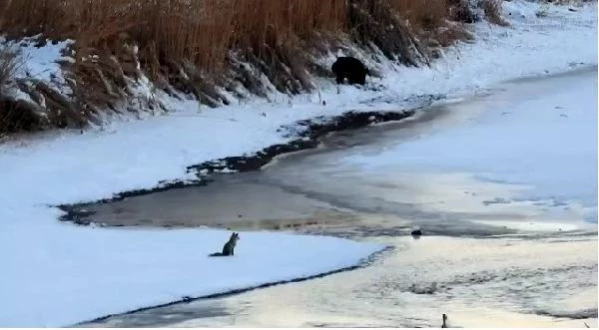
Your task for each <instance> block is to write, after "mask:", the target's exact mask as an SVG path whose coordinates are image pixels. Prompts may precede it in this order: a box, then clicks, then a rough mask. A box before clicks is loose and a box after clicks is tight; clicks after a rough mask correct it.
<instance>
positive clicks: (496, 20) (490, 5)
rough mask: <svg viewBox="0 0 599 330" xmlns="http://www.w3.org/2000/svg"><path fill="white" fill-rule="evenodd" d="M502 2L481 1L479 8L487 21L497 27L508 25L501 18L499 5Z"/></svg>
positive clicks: (493, 0) (496, 0) (492, 0)
mask: <svg viewBox="0 0 599 330" xmlns="http://www.w3.org/2000/svg"><path fill="white" fill-rule="evenodd" d="M502 4H503V0H481V1H480V6H481V7H482V9H483V11H484V12H485V18H486V19H487V21H489V22H490V23H493V24H497V25H499V26H508V25H509V23H508V22H507V21H506V20H505V19H504V18H503V17H501V5H502Z"/></svg>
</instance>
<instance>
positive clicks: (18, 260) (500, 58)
mask: <svg viewBox="0 0 599 330" xmlns="http://www.w3.org/2000/svg"><path fill="white" fill-rule="evenodd" d="M511 3H519V4H520V5H521V6H523V7H525V8H532V9H531V10H533V11H534V8H535V6H537V5H536V4H534V3H528V2H520V1H516V0H514V1H512V2H511ZM507 5H508V3H506V6H507ZM524 18H525V19H519V20H513V21H512V27H510V28H499V27H492V28H491V27H489V26H488V25H487V23H484V22H483V23H480V24H478V25H476V27H475V29H476V31H475V33H476V35H477V37H478V40H477V42H476V43H474V44H464V45H461V46H459V47H458V48H455V49H452V50H449V51H448V53H447V54H446V57H445V58H444V59H442V60H439V61H438V62H437V63H435V64H434V65H433V67H432V68H430V69H427V68H422V69H413V68H412V69H408V68H394V67H392V66H391V64H389V63H387V65H389V70H388V71H387V75H386V76H385V78H384V79H383V80H382V81H375V83H376V84H380V85H381V86H379V87H381V88H380V89H379V91H374V90H372V89H364V90H359V89H356V88H353V87H349V86H344V87H342V88H341V91H340V94H337V93H336V89H335V88H334V87H333V85H332V83H331V82H328V81H322V82H321V86H322V91H321V93H320V95H316V94H312V95H303V96H298V97H297V98H294V99H292V100H290V99H289V98H288V97H287V96H283V95H273V96H272V100H274V102H272V103H267V102H265V101H263V100H255V101H253V102H248V103H245V104H237V105H232V106H229V107H223V108H219V109H210V110H209V109H205V110H204V109H201V111H198V109H197V104H196V103H195V102H192V101H189V102H174V101H172V100H166V101H165V102H171V106H172V107H174V108H175V109H177V110H178V111H177V112H175V113H173V114H170V115H168V116H163V117H152V118H147V119H146V120H143V121H132V122H113V123H112V124H111V125H108V126H106V127H104V128H102V129H96V130H91V131H89V132H86V134H84V135H80V134H78V132H77V133H73V132H66V133H47V134H43V135H40V136H38V137H37V138H32V139H26V140H20V141H18V142H10V143H5V144H3V145H0V176H1V181H0V182H2V188H1V189H0V206H1V208H0V218H1V219H2V220H1V221H0V248H1V250H2V251H3V258H2V261H3V263H2V268H3V272H2V273H1V275H0V283H1V284H0V293H1V294H0V311H1V312H0V325H2V326H10V325H13V326H24V325H31V326H50V325H55V326H56V325H68V324H70V323H74V322H79V321H83V320H85V319H88V318H94V317H98V316H102V315H104V314H107V313H117V312H124V311H126V310H130V309H134V308H138V307H143V306H147V305H151V304H154V303H163V302H167V301H168V300H175V299H178V298H180V297H181V296H182V295H189V296H193V295H201V294H204V293H212V292H217V291H220V290H224V289H230V288H238V287H243V286H246V285H256V284H258V283H264V282H268V281H274V280H281V279H289V278H292V277H299V276H302V275H306V274H315V273H318V272H323V271H329V270H332V269H335V268H339V267H345V266H348V265H351V264H353V263H355V262H357V261H358V260H359V259H360V258H362V257H364V256H367V255H368V254H370V253H371V252H373V251H375V250H376V249H378V248H380V246H373V245H359V244H357V243H351V242H347V241H343V240H335V239H327V238H322V237H318V238H310V237H301V236H282V235H278V234H276V235H275V234H246V233H242V241H241V242H240V247H239V251H238V256H236V257H235V258H234V259H226V260H225V259H223V260H218V261H216V260H208V259H206V258H205V254H207V253H209V252H212V251H214V250H215V249H218V248H219V247H220V245H221V244H222V242H223V239H224V237H226V235H225V234H224V233H222V232H215V231H201V230H195V231H192V230H177V231H151V230H106V229H101V228H78V227H73V226H71V225H69V224H61V223H58V222H57V221H56V217H57V216H58V211H56V210H53V209H51V208H49V207H48V206H49V205H57V204H66V203H76V202H82V201H91V200H96V199H100V198H106V197H111V196H112V194H113V193H115V192H118V191H126V190H132V189H141V188H148V187H153V186H155V185H156V184H157V183H158V182H159V181H160V180H174V179H187V178H189V177H188V174H186V172H185V169H186V167H187V166H188V165H191V164H197V163H201V162H204V161H208V160H212V159H218V158H224V157H227V156H231V155H242V154H245V153H251V152H254V151H256V150H259V149H261V148H263V147H265V146H268V145H272V144H275V143H284V142H286V141H288V140H289V138H284V137H283V136H282V135H281V134H280V133H278V132H277V129H278V128H279V127H280V126H282V125H290V124H293V123H294V122H295V121H297V120H301V119H306V118H310V117H314V116H319V115H325V116H331V115H338V114H341V113H343V112H345V111H347V110H356V109H357V110H364V109H370V110H371V109H376V110H381V109H392V110H397V109H399V108H402V107H403V106H405V105H406V104H407V103H410V102H411V101H413V99H411V98H410V97H411V96H413V95H414V94H451V95H462V96H463V95H467V94H471V93H474V92H477V91H480V90H482V89H484V88H487V87H488V86H490V84H492V83H495V82H498V81H501V80H504V79H510V78H518V77H522V76H528V75H537V74H546V73H554V72H557V71H564V70H568V69H570V68H571V67H572V65H573V64H575V63H587V64H596V58H597V38H596V28H597V15H596V5H595V4H592V5H589V6H587V7H585V8H582V9H579V10H578V11H577V12H569V11H568V10H567V9H566V8H562V7H555V8H553V7H552V9H551V10H549V12H548V14H547V15H546V16H545V17H543V18H537V17H536V16H530V15H529V16H525V17H524ZM574 49H575V50H576V51H573V50H574ZM32 56H33V55H32ZM31 61H32V62H31V63H42V62H43V63H46V62H47V59H44V61H38V60H36V59H35V58H34V59H32V60H31ZM43 63H42V64H43ZM36 70H37V69H36ZM393 70H397V71H393ZM406 100H407V101H406ZM322 101H326V105H323V104H322ZM573 114H574V115H577V114H578V112H576V110H573ZM547 120H548V121H551V120H553V119H547ZM560 120H561V119H560ZM221 233H222V234H221ZM254 243H255V244H254ZM273 251H276V252H277V253H273ZM246 253H247V254H246ZM298 260H299V261H300V262H298ZM225 263H226V264H225ZM236 266H239V267H236ZM230 267H235V268H234V269H231V268H230ZM209 268H210V269H212V270H213V271H210V272H207V269H209ZM236 271H237V272H236Z"/></svg>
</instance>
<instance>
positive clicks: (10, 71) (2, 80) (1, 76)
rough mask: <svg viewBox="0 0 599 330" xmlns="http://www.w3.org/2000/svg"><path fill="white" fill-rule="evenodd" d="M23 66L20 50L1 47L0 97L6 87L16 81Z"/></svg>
mask: <svg viewBox="0 0 599 330" xmlns="http://www.w3.org/2000/svg"><path fill="white" fill-rule="evenodd" d="M22 64H23V61H22V59H21V56H20V50H19V48H18V47H17V46H11V45H2V46H0V95H1V94H2V93H3V92H4V90H3V89H4V86H5V85H6V84H7V83H8V82H9V81H11V80H13V79H14V77H15V75H16V73H17V70H18V69H19V68H20V66H21V65H22Z"/></svg>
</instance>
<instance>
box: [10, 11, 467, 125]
mask: <svg viewBox="0 0 599 330" xmlns="http://www.w3.org/2000/svg"><path fill="white" fill-rule="evenodd" d="M465 1H466V0H327V1H323V0H301V1H294V0H243V1H240V0H19V1H11V0H4V1H2V0H0V10H1V12H0V29H1V30H2V31H3V32H5V33H6V34H7V35H8V36H9V37H12V38H22V37H23V36H34V35H38V34H41V35H42V36H44V37H45V38H49V39H52V40H64V39H67V38H68V39H73V40H75V41H76V42H75V43H74V44H73V46H72V49H69V50H68V52H69V53H71V52H74V54H76V56H74V58H75V60H74V61H73V63H70V62H65V63H64V64H63V67H64V70H65V71H66V74H65V77H66V79H67V83H68V84H69V86H70V88H71V90H72V91H73V95H69V97H70V98H71V99H72V102H73V104H72V105H71V108H73V107H75V108H76V109H77V110H76V111H75V112H76V113H78V114H79V115H80V116H82V117H83V118H93V117H94V114H97V113H98V112H99V111H101V110H104V109H117V108H122V107H123V105H122V104H119V102H120V103H122V102H129V101H126V100H128V99H130V98H131V97H132V96H133V95H134V94H135V93H134V91H132V90H131V89H130V85H131V84H130V82H131V81H135V79H137V78H139V77H140V76H141V74H142V73H143V74H146V75H147V76H148V77H150V79H151V80H152V82H153V83H154V85H155V86H156V87H157V88H160V89H162V90H164V91H166V92H167V93H171V94H172V93H173V90H177V91H179V92H183V93H186V94H193V95H194V96H195V97H196V98H198V99H199V100H200V101H201V102H202V103H204V104H208V105H211V106H217V105H219V104H222V103H226V102H227V100H226V99H225V98H224V97H223V96H222V95H221V94H220V93H219V92H218V89H217V88H215V86H221V87H223V88H224V89H226V90H228V91H229V92H233V93H235V86H236V85H238V84H241V85H243V86H244V87H245V88H246V89H248V90H250V91H251V92H253V93H255V94H258V95H262V96H264V95H265V86H263V85H262V81H261V80H260V79H258V78H257V77H258V74H256V73H257V72H259V73H263V74H264V75H266V77H267V78H268V79H269V80H270V82H272V83H273V85H274V86H275V87H276V88H277V89H278V90H279V91H281V92H286V93H299V92H301V91H306V90H310V89H311V88H312V87H313V86H312V83H311V81H310V78H309V77H310V75H309V72H308V71H311V72H316V73H318V72H327V71H328V68H322V67H320V68H319V67H318V66H317V65H316V63H315V61H314V58H315V57H316V56H317V54H316V52H321V53H322V52H327V51H331V50H332V51H334V50H336V49H335V48H336V45H337V46H338V45H347V43H356V44H358V45H361V46H362V47H365V48H368V47H373V46H374V47H376V48H377V51H381V52H382V53H383V54H384V55H385V56H386V57H388V58H389V59H393V60H397V61H399V62H400V63H403V64H406V65H414V66H417V65H419V64H420V63H427V61H428V59H429V57H430V47H431V46H433V45H434V43H431V42H425V41H423V40H426V39H427V38H428V39H442V42H437V44H436V45H439V44H440V45H443V46H447V45H449V44H451V43H452V42H454V41H455V39H458V38H468V34H467V33H465V32H464V30H463V29H461V26H460V25H459V24H458V23H456V22H450V21H451V20H454V21H455V20H464V21H466V20H467V19H464V18H463V17H465V16H462V17H461V18H460V16H459V15H456V14H455V13H456V12H463V11H464V10H466V9H464V8H466V7H465V4H464V3H465ZM458 7H459V8H458ZM456 8H458V9H459V10H456ZM247 64H249V65H247ZM138 106H141V107H144V108H148V107H149V108H153V107H160V104H159V103H156V102H153V101H151V100H145V101H143V102H142V103H140V104H138ZM125 108H126V105H125ZM71 110H72V109H71ZM73 111H74V110H73ZM66 125H67V126H71V124H66ZM1 130H2V129H1V128H0V131H1Z"/></svg>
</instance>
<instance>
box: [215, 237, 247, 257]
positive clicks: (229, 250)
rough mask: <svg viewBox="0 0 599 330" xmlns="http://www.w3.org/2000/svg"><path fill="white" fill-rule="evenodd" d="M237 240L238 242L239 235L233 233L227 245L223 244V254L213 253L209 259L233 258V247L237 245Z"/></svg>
mask: <svg viewBox="0 0 599 330" xmlns="http://www.w3.org/2000/svg"><path fill="white" fill-rule="evenodd" d="M238 240H240V238H239V233H236V232H233V234H231V237H230V238H229V240H228V241H227V243H225V245H224V246H223V252H215V253H212V254H210V255H208V256H209V257H229V256H234V255H235V245H237V241H238Z"/></svg>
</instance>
